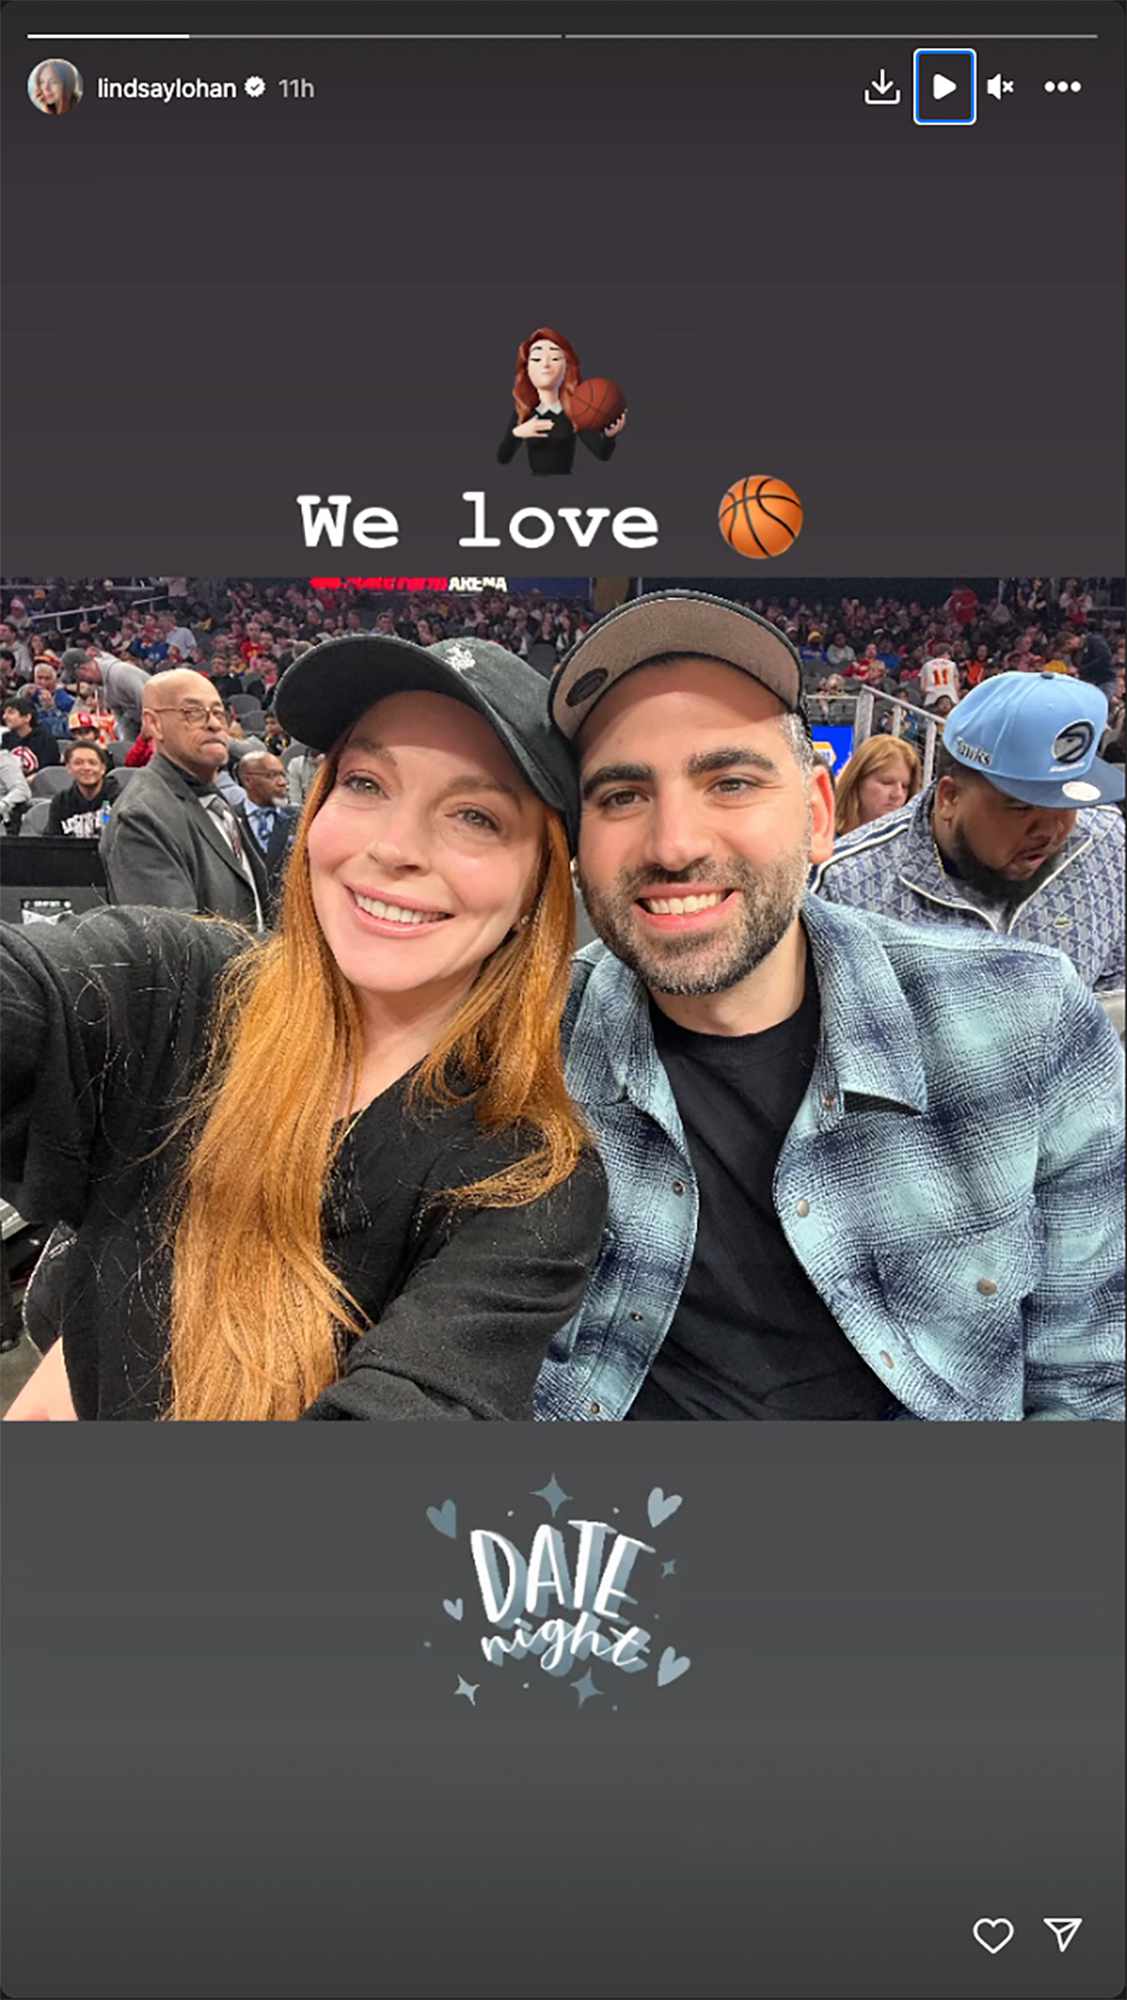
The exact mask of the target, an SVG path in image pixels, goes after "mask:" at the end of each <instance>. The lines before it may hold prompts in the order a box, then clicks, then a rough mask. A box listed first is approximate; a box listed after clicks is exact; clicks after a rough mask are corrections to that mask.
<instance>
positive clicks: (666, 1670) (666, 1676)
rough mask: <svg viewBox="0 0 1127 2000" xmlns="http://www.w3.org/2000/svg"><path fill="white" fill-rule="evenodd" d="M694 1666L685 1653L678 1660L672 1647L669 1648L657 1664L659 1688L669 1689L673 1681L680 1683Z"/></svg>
mask: <svg viewBox="0 0 1127 2000" xmlns="http://www.w3.org/2000/svg"><path fill="white" fill-rule="evenodd" d="M692 1664H693V1663H692V1661H691V1660H690V1659H689V1657H688V1655H687V1654H685V1653H683V1654H682V1655H681V1658H680V1659H678V1658H677V1655H676V1653H675V1652H674V1651H673V1648H672V1646H667V1647H666V1648H665V1651H664V1653H663V1654H662V1656H661V1658H660V1660H659V1661H658V1663H657V1684H658V1687H659V1688H664V1687H668V1686H669V1684H670V1682H671V1681H679V1680H680V1678H681V1675H682V1674H687V1673H688V1671H689V1668H690V1667H691V1666H692Z"/></svg>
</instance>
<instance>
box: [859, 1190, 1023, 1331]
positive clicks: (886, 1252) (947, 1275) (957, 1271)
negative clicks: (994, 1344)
mask: <svg viewBox="0 0 1127 2000" xmlns="http://www.w3.org/2000/svg"><path fill="white" fill-rule="evenodd" d="M1041 1258H1042V1237H1041V1227H1040V1219H1039V1216H1038V1212H1037V1208H1036V1204H1035V1203H1034V1202H1033V1201H1029V1202H1026V1203H1023V1204H1022V1205H1021V1206H1019V1207H1018V1208H1016V1209H1015V1210H1014V1211H1013V1213H1012V1214H1010V1215H1008V1216H1006V1217H1005V1218H1004V1219H1003V1220H1002V1221H993V1222H991V1223H990V1224H989V1225H988V1226H986V1227H983V1228H981V1229H975V1228H974V1227H973V1225H972V1226H969V1227H968V1228H967V1229H966V1230H963V1231H960V1232H957V1233H952V1232H942V1233H941V1232H938V1231H937V1232H936V1233H935V1234H933V1235H925V1236H922V1237H917V1238H916V1239H915V1240H914V1241H910V1242H906V1243H903V1244H899V1245H882V1246H880V1247H879V1248H877V1249H875V1250H874V1251H873V1263H874V1266H875V1270H876V1277H877V1281H878V1284H879V1287H880V1291H881V1293H882V1295H883V1298H884V1303H885V1305H886V1306H887V1308H888V1311H889V1313H890V1314H891V1315H892V1316H893V1317H894V1318H895V1319H896V1320H898V1321H899V1323H900V1325H901V1326H902V1327H903V1328H904V1330H905V1332H906V1333H907V1334H908V1335H909V1336H910V1337H911V1338H912V1340H913V1344H916V1343H917V1342H918V1340H919V1339H920V1338H921V1337H922V1338H924V1339H926V1338H927V1337H928V1335H930V1334H933V1333H944V1332H949V1333H951V1334H957V1335H958V1336H959V1342H960V1345H961V1344H963V1343H964V1342H968V1341H969V1342H971V1343H974V1342H975V1341H976V1338H977V1337H979V1336H981V1338H982V1339H983V1340H984V1341H985V1342H989V1341H990V1340H991V1338H992V1337H993V1338H1002V1339H1004V1338H1006V1337H1007V1336H1008V1335H1009V1334H1010V1333H1011V1332H1020V1311H1021V1305H1022V1301H1023V1300H1024V1299H1026V1298H1027V1297H1028V1296H1029V1294H1030V1293H1031V1292H1032V1291H1033V1290H1035V1288H1036V1286H1037V1283H1038V1280H1039V1278H1040V1272H1041Z"/></svg>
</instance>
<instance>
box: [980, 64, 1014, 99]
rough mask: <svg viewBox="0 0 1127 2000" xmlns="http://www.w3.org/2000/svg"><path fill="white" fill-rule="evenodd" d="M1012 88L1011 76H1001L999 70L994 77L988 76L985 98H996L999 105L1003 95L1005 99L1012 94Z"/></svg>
mask: <svg viewBox="0 0 1127 2000" xmlns="http://www.w3.org/2000/svg"><path fill="white" fill-rule="evenodd" d="M1013 87H1014V80H1013V78H1012V76H1003V75H1002V72H1001V70H999V71H998V73H997V75H996V76H988V77H987V79H986V95H987V97H996V98H997V99H998V102H999V103H1001V101H1002V96H1003V93H1004V94H1005V96H1007V97H1009V96H1010V95H1011V94H1012V92H1013Z"/></svg>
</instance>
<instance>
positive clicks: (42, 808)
mask: <svg viewBox="0 0 1127 2000" xmlns="http://www.w3.org/2000/svg"><path fill="white" fill-rule="evenodd" d="M36 775H37V776H39V777H42V776H43V775H44V773H43V772H42V771H40V772H38V773H37V774H36ZM50 816H51V801H50V799H49V798H47V799H45V798H42V797H40V798H37V799H32V801H31V804H30V805H29V806H28V808H27V811H26V812H25V814H24V816H23V819H22V820H21V821H20V839H21V840H26V839H27V837H28V834H29V833H30V834H37V833H46V831H47V821H48V820H49V818H50Z"/></svg>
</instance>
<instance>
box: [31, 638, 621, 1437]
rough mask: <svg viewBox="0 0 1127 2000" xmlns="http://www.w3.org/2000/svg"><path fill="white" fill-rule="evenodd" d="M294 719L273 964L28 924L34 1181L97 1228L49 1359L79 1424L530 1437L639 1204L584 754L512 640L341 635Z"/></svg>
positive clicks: (204, 927)
mask: <svg viewBox="0 0 1127 2000" xmlns="http://www.w3.org/2000/svg"><path fill="white" fill-rule="evenodd" d="M275 706H276V711H277V714H278V717H279V720H280V722H281V723H282V726H283V727H284V728H285V729H286V730H287V731H288V732H289V733H290V734H291V735H292V736H293V737H294V738H295V739H296V740H297V741H299V742H301V743H307V744H310V745H312V747H313V748H314V749H315V750H323V751H324V752H325V753H326V754H325V757H324V761H323V762H322V764H321V765H320V767H319V769H318V772H317V776H316V778H315V780H314V783H313V786H312V789H311V791H310V795H309V798H308V800H307V802H306V806H305V809H304V812H303V815H302V820H301V825H300V828H299V831H298V835H297V838H296V841H295V844H294V848H293V851H292V855H291V859H290V862H289V865H288V867H287V871H286V876H285V883H284V890H283V902H282V914H281V919H280V924H279V927H278V930H277V931H276V932H275V934H274V935H273V936H271V937H270V938H269V939H268V940H267V941H265V942H262V941H259V940H256V939H252V938H250V937H249V936H248V934H247V933H246V932H245V931H243V930H241V929H240V928H239V927H237V926H235V925H233V924H229V923H226V922H223V921H220V920H216V919H210V918H202V917H197V916H193V915H188V914H186V913H183V912H179V911H176V910H156V909H117V908H115V909H109V910H95V911H90V912H88V913H86V914H84V915H81V916H79V917H77V918H76V919H74V920H73V922H68V923H64V924H61V925H58V926H48V925H45V924H44V925H38V926H36V927H34V929H33V930H31V931H29V930H21V929H18V928H15V927H5V929H6V930H7V933H8V939H7V948H6V950H5V952H4V959H5V960H6V966H5V977H4V994H3V1007H4V1020H5V1036H4V1046H3V1062H2V1074H3V1083H4V1116H3V1126H2V1135H3V1179H2V1186H3V1190H4V1193H5V1196H6V1197H7V1198H8V1199H10V1200H11V1201H12V1202H13V1204H14V1205H15V1206H16V1207H17V1208H18V1210H19V1213H20V1214H21V1215H24V1216H25V1217H27V1218H28V1219H29V1220H33V1221H43V1222H51V1223H65V1224H66V1225H68V1226H69V1227H70V1229H72V1230H73V1231H75V1232H76V1240H75V1241H74V1243H73V1244H71V1246H70V1248H69V1250H67V1252H66V1256H65V1280H64V1281H63V1283H62V1285H61V1302H60V1309H59V1310H60V1320H61V1325H60V1331H61V1335H62V1341H61V1348H62V1355H61V1359H60V1357H59V1355H57V1354H56V1355H55V1356H54V1360H53V1362H52V1358H51V1355H49V1356H48V1361H47V1362H46V1363H44V1369H45V1370H46V1371H47V1372H48V1373H50V1372H51V1371H52V1370H53V1379H54V1384H55V1390H56V1392H57V1391H58V1390H59V1389H60V1388H63V1389H64V1390H65V1387H66V1383H69V1393H70V1395H71V1396H72V1397H73V1406H74V1410H75V1412H76V1413H77V1415H78V1416H79V1417H82V1418H142V1419H144V1418H150V1419H152V1418H173V1419H191V1418H211V1419H234V1418H243V1419H263V1418H265V1419H281V1420H288V1419H293V1418H298V1417H303V1416H304V1417H317V1418H325V1417H327V1418H349V1417H358V1418H427V1417H455V1418H457V1417H462V1418H464V1417H471V1418H485V1419H489V1418H493V1419H499V1418H510V1419H519V1418H524V1417H530V1416H531V1414H532V1407H531V1405H532V1389H533V1384H534V1382H535V1379H536V1376H537V1374H538V1372H539V1369H540V1365H541V1363H542V1361H543V1359H544V1356H545V1353H546V1350H547V1347H548V1343H549V1341H550V1340H551V1338H552V1336H553V1335H554V1334H555V1333H556V1332H557V1331H558V1329H559V1328H560V1327H561V1326H563V1325H564V1323H565V1322H566V1321H567V1320H568V1319H569V1318H570V1317H571V1315H572V1313H573V1312H574V1310H575V1308H576V1306H577V1305H578V1303H579V1300H580V1299H581V1297H582V1294H583V1290H584V1287H585V1284H586V1279H587V1274H588V1271H589V1268H590V1266H591V1264H592V1262H593V1260H594V1256H595V1252H596V1249H597V1247H598V1244H599V1242H600V1240H601V1235H602V1227H603V1220H604V1216H605V1208H606V1188H605V1181H604V1178H603V1173H602V1168H601V1166H600V1164H599V1162H598V1156H597V1154H596V1152H595V1150H594V1146H593V1143H592V1141H591V1140H590V1137H589V1135H588V1133H587V1130H586V1127H585V1126H584V1124H583V1122H582V1120H581V1118H580V1116H579V1114H578V1112H577V1111H576V1110H575V1108H574V1106H573V1105H572V1103H571V1100H570V1099H569V1097H568V1095H567V1092H566V1089H565V1087H564V1080H563V1073H562V1069H561V1066H560V1053H559V1030H560V1019H561V1014H562V1010H563V1005H564V1000H565V997H566V993H567V987H568V973H569V961H570V955H571V951H572V948H573V941H574V927H575V919H574V901H573V894H572V886H571V876H570V867H569V855H570V852H571V850H572V849H573V847H574V841H575V836H576V831H577V826H578V795H577V789H576V779H575V774H574V769H573V766H572V763H571V759H570V756H569V754H568V751H567V748H566V745H564V744H563V742H562V739H557V738H556V737H555V735H554V734H553V732H552V730H551V728H550V725H549V722H548V717H547V710H546V702H545V693H544V684H543V682H542V680H541V679H540V677H539V675H538V674H536V672H535V671H534V669H532V668H531V667H529V666H527V665H526V664H525V663H524V662H523V661H521V660H518V659H516V658H514V657H513V656H512V655H510V654H508V653H505V652H503V651H502V650H501V648H500V647H499V646H494V645H492V644H490V643H488V642H485V641H480V640H469V639H458V640H443V641H441V642H440V643H439V644H438V645H436V646H433V647H430V648H424V647H420V646H416V645H414V644H412V643H410V642H409V641H407V640H403V639H398V638H394V637H382V636H374V635H371V634H364V635H360V636H356V637H351V638H345V639H339V640H334V641H329V642H327V643H325V644H324V645H322V646H319V647H316V648H314V649H311V651H310V652H309V653H307V654H305V655H304V656H303V657H302V658H301V659H300V660H298V661H296V662H295V663H294V664H293V665H292V666H291V667H290V668H289V670H288V671H287V673H286V674H285V675H284V676H283V678H282V680H281V681H280V682H279V685H278V692H277V698H276V703H275ZM63 1375H65V1378H66V1381H65V1382H62V1381H61V1377H62V1376H63ZM34 1401H35V1396H34V1390H32V1392H31V1393H30V1395H29V1394H27V1393H26V1392H25V1396H24V1397H21V1402H22V1403H24V1404H25V1407H24V1408H23V1409H22V1410H21V1411H19V1412H18V1413H17V1414H20V1415H35V1414H36V1413H37V1412H36V1410H35V1407H34ZM57 1401H58V1396H57V1394H56V1397H55V1402H56V1407H54V1408H53V1409H52V1410H51V1411H50V1412H49V1413H50V1414H67V1413H68V1412H67V1411H66V1410H65V1409H64V1410H59V1409H58V1408H57Z"/></svg>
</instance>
